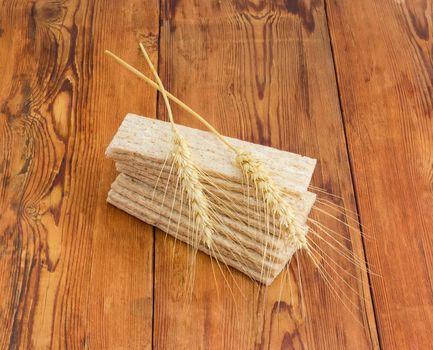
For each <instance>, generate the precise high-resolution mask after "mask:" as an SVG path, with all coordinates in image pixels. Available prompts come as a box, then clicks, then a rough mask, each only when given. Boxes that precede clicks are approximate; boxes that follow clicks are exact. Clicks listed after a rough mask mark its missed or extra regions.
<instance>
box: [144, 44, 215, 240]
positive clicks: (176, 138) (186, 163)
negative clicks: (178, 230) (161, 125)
mask: <svg viewBox="0 0 433 350" xmlns="http://www.w3.org/2000/svg"><path fill="white" fill-rule="evenodd" d="M139 45H140V49H141V52H142V53H143V56H144V58H145V59H146V62H147V64H148V65H149V68H150V70H151V71H152V73H153V75H154V77H155V79H156V81H157V83H158V87H159V89H158V90H159V91H160V92H161V94H162V97H163V99H164V103H165V106H166V108H167V114H168V118H169V120H170V123H171V125H172V128H173V152H172V155H171V157H172V162H173V165H174V166H175V168H176V170H177V176H178V180H179V184H180V188H181V190H182V191H184V192H185V193H186V197H187V200H188V202H189V205H190V208H191V212H192V218H193V225H194V227H195V228H196V230H197V233H198V232H200V233H201V234H202V235H203V241H204V243H205V244H206V246H207V247H208V248H211V246H212V235H213V233H214V229H213V223H212V220H211V217H210V206H209V201H208V199H207V197H206V195H205V194H204V186H203V184H202V183H201V181H200V175H199V171H198V169H197V167H196V165H195V164H194V161H193V160H192V158H191V151H190V149H189V147H188V144H187V143H186V141H185V140H184V138H183V137H182V136H181V135H180V133H179V131H178V129H177V127H176V124H175V123H174V119H173V112H172V110H171V106H170V102H169V100H168V97H167V92H166V90H165V89H164V85H163V84H162V81H161V79H160V77H159V75H158V73H157V71H156V69H155V67H154V66H153V63H152V61H151V59H150V57H149V55H148V54H147V52H146V49H145V48H144V46H143V44H142V43H140V44H139Z"/></svg>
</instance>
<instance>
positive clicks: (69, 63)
mask: <svg viewBox="0 0 433 350" xmlns="http://www.w3.org/2000/svg"><path fill="white" fill-rule="evenodd" d="M0 3H1V6H0V77H1V84H0V349H8V348H10V349H16V348H34V349H46V348H56V349H57V348H74V349H75V348H80V349H81V348H91V349H139V348H140V349H142V348H152V347H153V348H157V349H251V348H258V349H280V348H281V349H292V348H294V349H302V348H308V349H364V348H379V347H382V348H384V349H427V348H431V346H432V343H431V332H432V330H433V287H432V280H433V254H432V249H433V248H432V242H433V112H432V110H433V3H432V1H431V0H380V1H377V0H362V1H349V0H286V1H282V0H275V1H260V0H248V1H247V0H237V1H235V0H228V1H222V0H209V1H188V0H179V1H174V0H172V1H165V0H125V1H102V0H95V1H80V0H68V1H61V0H36V1H17V0H3V1H1V2H0ZM138 40H141V41H142V42H144V43H145V45H146V47H147V48H148V49H149V52H150V53H151V56H152V59H153V61H154V62H155V63H156V64H157V65H158V69H159V72H160V75H161V78H162V80H163V81H164V83H165V85H166V88H167V89H168V90H169V91H171V92H172V93H173V94H175V95H176V96H178V97H180V98H181V99H182V100H183V101H185V102H186V103H188V104H189V105H191V106H192V107H193V108H194V109H195V110H197V111H199V112H200V113H201V114H203V115H205V116H206V117H207V118H208V119H209V120H210V121H211V122H213V123H214V124H215V126H216V127H217V128H218V129H219V130H221V131H222V133H224V134H226V135H229V136H234V137H239V138H242V139H244V140H248V141H253V142H258V143H262V144H264V145H271V146H274V147H277V148H280V149H283V150H288V151H292V152H296V153H301V154H304V155H307V156H310V157H313V158H317V159H318V166H317V168H316V171H315V174H314V178H313V185H314V186H317V187H320V188H323V189H325V190H326V191H328V192H331V193H333V194H335V195H337V196H339V197H338V198H337V197H333V198H334V199H333V202H334V204H337V205H341V206H344V207H345V208H346V209H349V210H352V211H357V212H358V213H359V217H360V221H361V223H362V224H363V225H364V227H366V228H367V229H366V232H367V233H368V235H369V238H368V239H367V238H361V237H359V235H356V234H355V233H354V232H353V230H352V229H348V228H347V226H345V225H343V224H340V223H338V222H335V220H334V222H332V221H331V220H330V219H329V218H327V217H323V216H322V217H320V215H319V216H318V217H319V219H320V220H322V221H323V222H324V223H325V224H326V225H327V226H329V227H331V228H332V229H333V230H335V231H336V232H337V231H338V233H339V234H340V235H344V236H345V237H346V238H350V242H349V243H347V247H348V248H349V249H351V250H352V251H354V252H355V253H357V254H359V255H360V256H361V257H365V259H366V260H367V263H368V264H369V266H372V267H373V268H372V269H373V270H374V271H375V272H376V273H377V274H379V275H380V277H378V276H377V275H374V274H367V273H365V272H363V270H362V269H361V268H355V267H354V266H352V265H351V264H349V263H348V262H347V261H346V260H345V259H344V258H342V257H340V258H338V257H337V258H336V259H337V263H338V264H339V265H340V266H342V268H343V269H345V270H347V271H351V272H352V273H353V274H355V275H356V276H357V278H356V279H346V278H345V277H344V278H341V279H340V280H336V282H335V283H336V285H337V287H338V288H339V289H338V293H339V294H344V295H347V296H348V299H349V301H350V302H351V303H350V304H349V307H348V308H346V307H344V305H343V303H342V301H341V300H339V298H338V297H337V298H335V296H334V294H333V293H332V290H331V289H330V288H329V286H328V284H327V283H326V281H325V280H324V279H323V278H321V276H320V274H319V272H318V271H317V269H316V268H315V266H314V265H313V264H312V263H311V261H309V260H308V259H307V257H306V256H301V257H300V258H299V261H298V262H296V261H293V263H292V266H291V270H290V273H289V274H288V275H289V278H286V279H283V278H279V280H278V281H276V282H275V283H274V284H273V285H272V286H271V287H269V288H268V289H267V291H266V292H264V291H263V289H260V288H258V287H257V286H256V285H255V284H254V283H252V282H251V281H250V280H248V279H247V278H246V277H245V276H243V275H241V274H240V273H237V272H236V271H232V274H233V277H231V278H232V282H231V284H232V285H234V284H236V285H238V286H239V288H232V289H231V290H230V288H229V287H228V284H227V283H225V280H224V276H223V275H222V274H220V273H217V276H216V282H217V283H218V287H216V286H215V282H214V280H213V278H212V269H211V265H210V263H209V259H208V258H207V257H206V256H204V255H202V254H199V255H198V258H197V266H196V280H195V284H194V291H193V294H192V300H191V302H190V303H187V302H185V297H184V294H185V278H186V272H185V271H186V262H187V250H186V248H185V246H183V245H181V244H177V246H176V249H175V251H174V253H172V252H173V245H174V243H173V241H172V240H171V239H165V238H164V237H165V235H164V234H163V233H161V232H158V231H155V230H154V229H153V228H152V227H150V226H148V225H146V224H144V223H142V222H140V221H138V220H136V219H135V218H133V217H131V216H129V215H127V214H125V213H124V212H122V211H120V210H118V209H116V208H114V207H112V206H110V205H108V204H107V203H106V201H105V200H106V195H107V192H108V189H109V187H110V183H111V182H112V181H113V179H114V178H115V174H116V173H115V169H114V165H113V163H112V162H111V161H109V160H107V159H105V156H104V151H105V148H106V147H107V145H108V143H109V142H110V140H111V138H112V137H113V135H114V133H115V131H116V129H117V128H118V126H119V124H120V122H121V121H122V119H123V117H124V116H125V114H126V113H127V112H134V113H137V114H141V115H146V116H154V117H156V118H161V119H164V118H166V114H165V111H164V106H163V104H162V99H160V98H158V96H157V94H156V93H155V91H154V90H152V89H151V88H149V87H148V86H146V85H145V84H144V83H143V82H141V81H139V80H138V79H137V78H135V77H134V76H132V75H131V74H130V73H129V72H127V71H125V70H123V69H122V68H120V67H119V66H117V65H116V64H115V63H114V62H113V61H111V60H109V59H108V58H107V57H106V56H105V55H104V50H105V49H110V50H112V51H113V52H115V53H117V54H118V55H120V56H121V57H123V58H124V59H126V60H127V61H128V62H130V63H131V64H133V65H135V66H136V67H138V68H140V69H141V70H143V71H144V72H146V73H147V74H150V72H149V70H148V69H147V67H146V64H145V61H144V59H143V58H142V56H141V55H140V52H139V49H138V45H137V41H138ZM174 114H175V118H176V120H177V121H178V122H179V123H182V124H185V125H189V126H195V127H199V125H198V124H197V123H196V122H195V121H194V120H192V119H191V117H190V116H189V115H187V114H186V113H185V112H183V111H181V110H180V109H178V108H174ZM316 216H317V215H316ZM343 219H344V218H343ZM298 267H299V269H300V272H301V279H302V285H303V291H304V294H305V295H304V300H305V306H306V309H307V316H306V318H305V319H302V317H301V315H300V308H301V307H300V303H299V299H300V289H299V288H298V287H299V285H300V283H299V277H298V276H297V273H296V271H297V270H298ZM226 274H227V271H226ZM289 281H292V282H296V283H291V286H292V287H293V288H294V289H295V291H294V292H293V294H294V295H295V297H293V298H291V297H290V296H289V293H286V291H287V289H288V287H289V286H288V284H289ZM280 286H281V287H280ZM296 286H298V287H296ZM217 290H218V292H217ZM281 290H282V291H283V292H282V293H281ZM241 291H242V292H241ZM280 297H281V303H280V304H279V306H278V300H279V299H280ZM352 305H353V306H352Z"/></svg>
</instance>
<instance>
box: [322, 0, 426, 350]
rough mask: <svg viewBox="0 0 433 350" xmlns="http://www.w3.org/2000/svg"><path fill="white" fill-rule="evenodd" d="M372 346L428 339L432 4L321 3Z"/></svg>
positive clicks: (411, 0) (415, 344) (416, 344)
mask: <svg viewBox="0 0 433 350" xmlns="http://www.w3.org/2000/svg"><path fill="white" fill-rule="evenodd" d="M327 3H328V4H327V8H328V13H329V19H330V23H329V24H330V30H331V37H332V43H333V46H334V53H335V62H336V64H337V73H338V80H339V84H340V94H341V102H342V108H343V114H344V121H345V124H346V129H347V138H348V143H349V148H350V153H351V158H352V163H353V171H354V175H355V180H356V181H355V183H356V190H357V195H358V200H359V206H360V213H361V218H362V221H363V223H364V224H365V226H366V227H367V228H368V233H369V234H370V235H372V236H373V237H374V239H373V240H366V242H365V244H366V252H367V257H368V261H369V262H370V263H371V264H372V265H373V266H375V270H376V272H378V273H379V274H380V275H381V276H382V278H376V277H374V276H372V287H373V295H374V300H375V305H376V312H377V318H378V326H379V334H380V339H381V344H382V345H383V347H384V348H386V349H390V348H396V349H397V348H398V349H427V348H430V347H431V330H432V329H433V289H432V283H431V281H432V279H433V253H432V246H433V236H432V231H433V215H432V203H433V190H432V150H433V122H432V121H433V97H432V96H433V95H432V92H433V89H432V86H433V60H432V47H433V25H432V19H433V4H432V2H431V1H415V0H405V1H391V0H388V1H374V0H366V1H340V0H331V1H328V2H327Z"/></svg>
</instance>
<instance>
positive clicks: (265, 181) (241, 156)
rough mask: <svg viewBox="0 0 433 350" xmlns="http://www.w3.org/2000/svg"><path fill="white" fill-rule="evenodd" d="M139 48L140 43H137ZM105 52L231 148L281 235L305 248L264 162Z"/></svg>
mask: <svg viewBox="0 0 433 350" xmlns="http://www.w3.org/2000/svg"><path fill="white" fill-rule="evenodd" d="M140 47H141V48H142V51H143V49H144V47H143V46H142V45H141V44H140ZM105 53H106V54H107V55H109V56H110V57H112V58H114V59H115V60H116V61H117V62H118V63H119V64H120V65H122V66H123V67H125V68H126V69H128V70H129V71H130V72H132V73H134V74H135V75H136V76H137V77H139V78H140V79H142V80H144V81H145V82H146V83H148V84H149V85H150V86H152V87H153V88H155V89H157V90H158V91H160V92H161V93H162V94H163V96H165V97H164V99H165V98H170V99H171V100H172V101H174V102H175V103H176V104H178V105H179V106H180V107H181V108H183V109H184V110H186V111H187V112H188V113H190V114H191V115H192V116H193V117H194V118H196V119H198V120H199V121H200V122H201V123H202V124H204V125H205V126H206V128H208V129H209V130H210V131H211V132H212V133H213V134H214V135H215V136H216V137H217V138H218V139H219V140H220V141H221V142H222V143H223V144H225V145H226V146H227V147H228V148H229V149H231V150H232V151H233V152H234V153H235V154H236V158H235V160H236V163H237V165H238V166H239V168H240V170H241V172H242V175H243V176H244V177H245V178H246V180H247V182H248V183H251V184H253V185H254V186H255V190H256V193H258V194H260V195H261V196H262V199H263V201H264V203H265V208H267V209H268V212H270V213H272V214H275V216H276V217H277V218H278V220H279V222H280V226H281V229H282V231H283V233H284V234H285V237H286V238H287V240H288V241H289V242H290V244H291V245H292V246H293V247H296V248H304V249H308V246H307V244H306V237H305V233H302V231H301V230H299V227H298V225H297V224H296V222H295V220H294V216H293V213H292V209H291V207H290V205H289V204H288V203H287V201H286V200H285V199H284V195H283V191H282V190H281V188H280V187H279V186H278V185H277V184H275V182H274V181H273V180H272V178H271V177H270V175H269V171H268V169H267V167H266V166H265V164H263V162H261V161H260V160H259V159H257V158H255V157H254V156H253V155H252V154H250V153H247V152H244V151H243V150H241V149H238V148H237V147H235V146H234V145H232V144H231V143H230V142H228V141H227V140H226V139H225V138H224V137H223V136H222V135H221V134H220V133H219V132H218V131H217V130H216V129H215V128H214V127H213V126H212V125H211V124H210V123H209V122H208V121H207V120H206V119H205V118H204V117H202V116H201V115H200V114H198V113H197V112H195V111H194V110H193V109H192V108H191V107H189V106H188V105H186V104H185V103H184V102H182V101H181V100H179V99H178V98H177V97H175V96H174V95H172V94H170V93H169V92H167V91H166V90H165V89H164V87H163V86H162V84H159V83H158V84H156V83H155V82H154V81H153V80H151V79H149V78H148V77H147V76H145V75H144V74H143V73H141V72H140V71H139V70H137V69H136V68H134V67H133V66H131V65H130V64H129V63H127V62H125V61H124V60H122V59H121V58H119V57H118V56H116V55H115V54H114V53H112V52H110V51H108V50H106V51H105Z"/></svg>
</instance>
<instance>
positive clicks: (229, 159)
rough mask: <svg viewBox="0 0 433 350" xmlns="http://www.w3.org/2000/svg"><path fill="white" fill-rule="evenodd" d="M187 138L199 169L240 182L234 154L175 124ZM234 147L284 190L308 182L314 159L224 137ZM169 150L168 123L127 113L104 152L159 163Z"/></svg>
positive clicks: (302, 187)
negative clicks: (246, 153) (263, 166)
mask: <svg viewBox="0 0 433 350" xmlns="http://www.w3.org/2000/svg"><path fill="white" fill-rule="evenodd" d="M178 129H179V132H180V133H181V135H182V136H183V137H184V138H185V139H186V140H187V142H188V146H189V148H190V149H191V153H192V158H193V160H194V162H195V164H196V165H197V166H198V167H199V168H201V169H202V170H203V171H205V172H207V173H210V174H216V175H217V176H218V175H219V176H223V177H227V178H230V179H231V180H232V181H235V182H240V180H241V178H242V177H241V173H240V170H239V168H238V167H237V165H236V164H235V162H234V153H233V152H232V151H230V150H229V149H228V148H227V147H225V146H224V145H222V144H221V142H220V141H219V140H218V139H217V138H216V137H215V136H214V135H213V134H212V133H209V132H206V131H202V130H198V129H193V128H189V127H186V126H182V125H178ZM226 139H227V140H228V141H229V142H231V143H232V144H233V145H235V146H236V147H238V148H240V149H243V150H244V151H249V152H251V153H253V154H254V156H255V157H257V158H258V159H260V160H261V161H263V162H264V163H265V164H266V165H267V166H268V168H269V169H270V171H271V172H272V173H273V174H274V176H273V179H274V181H275V183H276V184H277V185H278V186H280V187H282V188H284V189H287V190H290V191H297V192H304V191H306V190H307V188H308V185H309V184H310V181H311V176H312V174H313V171H314V167H315V166H316V160H315V159H312V158H308V157H303V156H300V155H298V154H295V153H290V152H285V151H281V150H278V149H275V148H272V147H266V146H262V145H257V144H254V143H250V142H246V141H241V140H238V139H234V138H230V137H227V138H226ZM171 150H172V129H171V125H170V123H168V122H165V121H161V120H155V119H150V118H146V117H140V116H137V115H134V114H128V115H127V116H126V117H125V119H124V120H123V122H122V124H121V125H120V127H119V129H118V131H117V133H116V135H115V136H114V138H113V140H112V141H111V143H110V145H109V146H108V148H107V151H106V154H107V156H108V157H109V158H111V157H112V156H113V155H114V154H118V155H119V154H124V153H127V154H134V155H136V156H137V157H141V156H143V155H144V157H145V158H146V159H148V160H155V161H157V162H161V161H162V162H163V161H164V160H165V159H167V158H168V157H169V155H170V152H171Z"/></svg>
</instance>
